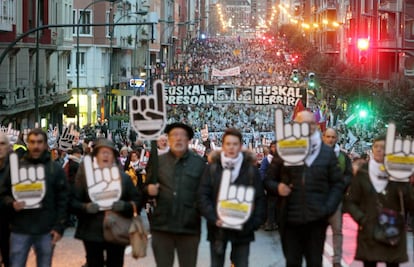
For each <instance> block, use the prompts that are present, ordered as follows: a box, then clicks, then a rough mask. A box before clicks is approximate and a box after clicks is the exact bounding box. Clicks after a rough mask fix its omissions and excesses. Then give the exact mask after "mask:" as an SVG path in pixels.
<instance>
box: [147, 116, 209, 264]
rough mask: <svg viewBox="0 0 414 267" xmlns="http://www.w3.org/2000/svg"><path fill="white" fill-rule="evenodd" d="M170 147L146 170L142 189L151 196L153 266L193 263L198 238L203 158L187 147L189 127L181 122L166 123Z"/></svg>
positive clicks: (190, 131) (195, 259)
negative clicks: (144, 186) (175, 256)
mask: <svg viewBox="0 0 414 267" xmlns="http://www.w3.org/2000/svg"><path fill="white" fill-rule="evenodd" d="M165 133H167V135H168V143H169V146H170V150H169V151H168V152H167V153H165V154H163V155H160V156H159V157H158V162H159V164H158V168H157V169H156V170H155V172H154V170H153V169H152V168H151V167H149V169H148V170H147V173H148V175H147V183H148V184H147V186H146V192H147V194H148V195H149V196H150V197H155V200H156V205H155V207H154V210H153V213H152V217H151V221H150V225H151V234H152V249H153V252H154V257H155V261H156V264H157V267H170V266H173V264H174V253H175V251H177V255H178V261H179V265H180V267H195V266H196V264H197V252H198V245H199V242H200V232H201V218H200V212H199V210H198V208H197V207H198V205H197V190H198V186H199V183H200V179H201V176H202V175H203V172H204V168H205V166H206V163H205V161H204V160H203V159H202V158H201V157H200V156H198V155H196V154H195V153H193V152H192V151H190V150H189V149H188V144H189V142H190V140H191V139H192V138H193V136H194V132H193V130H192V129H191V128H190V127H189V126H188V125H185V124H183V123H172V124H170V125H167V127H166V129H165Z"/></svg>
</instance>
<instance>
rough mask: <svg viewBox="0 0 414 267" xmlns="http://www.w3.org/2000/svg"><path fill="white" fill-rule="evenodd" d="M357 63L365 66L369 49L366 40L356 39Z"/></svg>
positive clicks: (367, 40)
mask: <svg viewBox="0 0 414 267" xmlns="http://www.w3.org/2000/svg"><path fill="white" fill-rule="evenodd" d="M357 47H358V62H359V63H360V64H365V63H367V61H368V49H369V39H368V38H358V43H357Z"/></svg>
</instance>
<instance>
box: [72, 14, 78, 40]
mask: <svg viewBox="0 0 414 267" xmlns="http://www.w3.org/2000/svg"><path fill="white" fill-rule="evenodd" d="M72 24H73V25H76V24H78V21H77V17H76V10H72ZM72 33H73V34H74V35H75V34H76V27H73V28H72Z"/></svg>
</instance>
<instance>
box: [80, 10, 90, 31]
mask: <svg viewBox="0 0 414 267" xmlns="http://www.w3.org/2000/svg"><path fill="white" fill-rule="evenodd" d="M91 15H92V14H91V11H90V10H86V11H80V12H79V16H80V17H79V18H80V24H90V23H91V18H92V16H91ZM79 34H87V35H90V34H91V26H81V27H79Z"/></svg>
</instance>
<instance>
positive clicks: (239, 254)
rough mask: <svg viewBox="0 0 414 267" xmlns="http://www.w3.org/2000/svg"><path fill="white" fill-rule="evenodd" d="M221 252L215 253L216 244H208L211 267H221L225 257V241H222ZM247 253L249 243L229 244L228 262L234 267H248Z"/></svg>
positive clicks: (248, 251)
mask: <svg viewBox="0 0 414 267" xmlns="http://www.w3.org/2000/svg"><path fill="white" fill-rule="evenodd" d="M223 242H224V243H223V246H224V248H223V250H222V251H220V253H217V249H216V247H215V246H216V244H215V243H214V242H210V257H211V267H223V266H224V260H225V258H224V257H225V256H226V246H227V243H228V242H227V241H223ZM249 253H250V242H247V243H241V244H238V243H237V244H236V243H232V244H231V253H230V260H231V263H232V264H233V265H232V266H234V267H247V266H249Z"/></svg>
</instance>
